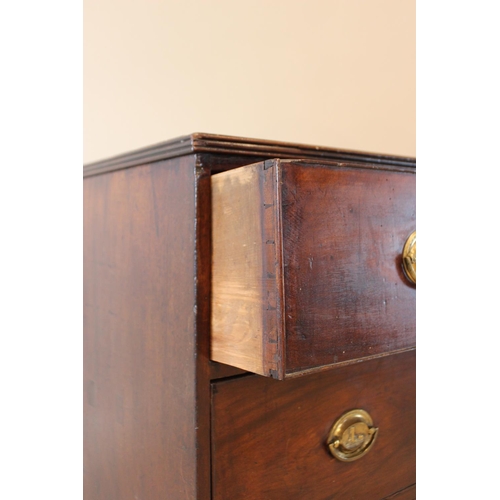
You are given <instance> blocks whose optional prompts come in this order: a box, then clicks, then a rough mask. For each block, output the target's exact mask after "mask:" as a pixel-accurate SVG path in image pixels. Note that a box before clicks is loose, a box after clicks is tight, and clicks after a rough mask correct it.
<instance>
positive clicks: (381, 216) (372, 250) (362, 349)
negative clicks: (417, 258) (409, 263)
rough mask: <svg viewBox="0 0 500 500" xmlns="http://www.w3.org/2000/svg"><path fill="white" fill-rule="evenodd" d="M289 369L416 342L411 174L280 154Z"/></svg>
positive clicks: (346, 359) (406, 346)
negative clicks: (405, 263)
mask: <svg viewBox="0 0 500 500" xmlns="http://www.w3.org/2000/svg"><path fill="white" fill-rule="evenodd" d="M280 165H281V169H282V204H283V259H284V274H285V318H286V339H287V342H286V363H287V366H286V370H287V372H288V373H292V372H300V371H303V370H307V369H311V368H314V367H319V366H325V365H330V364H334V363H343V362H350V361H353V360H356V359H361V358H365V357H370V356H377V355H385V354H389V353H391V352H395V351H399V350H405V349H411V348H414V347H415V302H416V301H415V298H416V289H415V286H414V285H412V284H411V283H409V282H408V280H407V279H406V277H405V276H404V273H403V271H402V263H401V253H402V249H403V246H404V243H405V241H406V238H407V237H408V236H409V234H410V233H411V232H412V231H413V230H415V227H416V216H415V175H414V174H413V172H410V173H409V172H406V171H405V172H398V171H387V170H380V169H369V168H362V167H361V166H358V167H356V166H350V165H344V166H338V165H335V164H328V163H325V162H322V163H318V162H308V161H290V162H288V161H282V162H281V163H280Z"/></svg>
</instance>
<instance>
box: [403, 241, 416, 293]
mask: <svg viewBox="0 0 500 500" xmlns="http://www.w3.org/2000/svg"><path fill="white" fill-rule="evenodd" d="M403 269H404V271H405V274H406V277H407V278H408V279H409V280H410V281H411V282H412V283H415V284H417V231H413V233H411V234H410V236H408V239H407V240H406V243H405V246H404V248H403Z"/></svg>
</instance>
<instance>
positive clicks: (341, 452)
mask: <svg viewBox="0 0 500 500" xmlns="http://www.w3.org/2000/svg"><path fill="white" fill-rule="evenodd" d="M377 433H378V429H377V428H375V427H373V420H372V418H371V416H370V415H369V414H368V412H366V411H365V410H360V409H357V410H351V411H348V412H347V413H344V414H343V415H342V416H341V417H340V418H339V419H338V420H337V421H336V422H335V424H333V427H332V430H331V431H330V434H329V436H328V440H327V445H328V448H329V450H330V453H331V454H332V455H333V456H334V457H335V458H336V459H338V460H340V461H342V462H352V461H354V460H357V459H358V458H361V457H362V456H363V455H366V453H368V451H370V449H371V447H372V446H373V443H374V442H375V439H376V437H377Z"/></svg>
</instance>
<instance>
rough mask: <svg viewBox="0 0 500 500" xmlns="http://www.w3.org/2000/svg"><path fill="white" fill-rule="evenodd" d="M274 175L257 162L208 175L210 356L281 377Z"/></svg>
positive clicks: (245, 368)
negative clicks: (210, 238)
mask: <svg viewBox="0 0 500 500" xmlns="http://www.w3.org/2000/svg"><path fill="white" fill-rule="evenodd" d="M275 174H276V170H275V169H266V168H265V164H257V165H251V166H248V167H244V168H238V169H235V170H232V171H230V172H225V173H221V174H219V175H217V176H212V223H213V238H212V325H211V328H212V330H211V358H212V359H213V360H215V361H218V362H220V363H226V364H229V365H232V366H235V367H237V368H241V369H244V370H248V371H251V372H254V373H259V374H261V375H271V376H275V377H282V372H280V373H278V366H279V368H280V369H281V370H282V367H283V365H282V363H281V359H280V352H278V337H279V336H281V335H282V332H283V325H282V316H281V311H282V307H281V304H280V303H279V299H280V297H281V296H282V291H281V289H280V287H279V286H278V283H279V281H280V277H281V275H280V274H279V273H280V270H281V269H280V265H279V264H278V262H277V258H278V256H277V251H278V250H279V251H280V249H281V244H280V243H281V242H280V239H279V240H278V241H276V239H277V235H278V233H279V234H280V233H281V231H280V230H279V227H278V225H277V221H278V220H279V219H278V218H277V217H276V215H275V211H276V209H277V206H278V205H277V203H275V201H276V191H277V189H278V187H277V180H276V178H275ZM281 346H282V341H281V340H280V344H279V347H281Z"/></svg>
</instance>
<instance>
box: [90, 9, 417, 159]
mask: <svg viewBox="0 0 500 500" xmlns="http://www.w3.org/2000/svg"><path fill="white" fill-rule="evenodd" d="M191 132H211V133H220V134H228V135H240V136H246V137H255V138H262V139H275V140H283V141H295V142H302V143H311V144H318V145H324V146H332V147H340V148H348V149H358V150H365V151H374V152H382V153H393V154H402V155H411V156H414V155H415V0H308V1H302V0H300V1H299V0H287V1H286V0H249V1H239V0H218V1H216V0H211V1H202V0H182V1H174V0H84V161H85V163H88V162H91V161H94V160H98V159H102V158H105V157H108V156H112V155H115V154H118V153H122V152H126V151H130V150H133V149H135V148H138V147H142V146H147V145H150V144H154V143H157V142H161V141H163V140H167V139H171V138H173V137H177V136H179V135H183V134H188V133H191Z"/></svg>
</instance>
